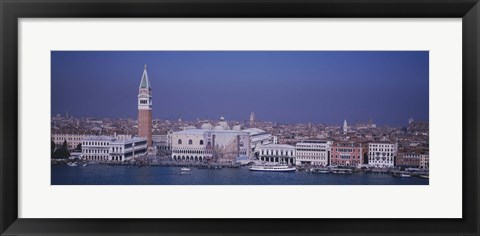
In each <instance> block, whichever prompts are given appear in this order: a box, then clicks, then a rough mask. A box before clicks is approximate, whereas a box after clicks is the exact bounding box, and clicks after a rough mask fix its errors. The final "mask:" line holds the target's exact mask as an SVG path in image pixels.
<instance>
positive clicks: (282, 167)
mask: <svg viewBox="0 0 480 236" xmlns="http://www.w3.org/2000/svg"><path fill="white" fill-rule="evenodd" d="M249 170H251V171H272V172H289V171H295V170H296V168H295V167H293V166H288V165H282V164H279V165H253V166H251V167H250V168H249Z"/></svg>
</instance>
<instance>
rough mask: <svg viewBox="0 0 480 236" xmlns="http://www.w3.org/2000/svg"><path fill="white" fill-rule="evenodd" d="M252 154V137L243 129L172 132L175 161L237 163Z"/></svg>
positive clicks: (173, 157)
mask: <svg viewBox="0 0 480 236" xmlns="http://www.w3.org/2000/svg"><path fill="white" fill-rule="evenodd" d="M250 156H251V151H250V138H249V135H248V133H245V132H242V131H236V130H205V129H187V130H183V131H179V132H173V134H172V156H171V157H172V160H174V161H194V162H218V163H235V162H237V160H239V159H242V160H244V159H247V160H248V159H250Z"/></svg>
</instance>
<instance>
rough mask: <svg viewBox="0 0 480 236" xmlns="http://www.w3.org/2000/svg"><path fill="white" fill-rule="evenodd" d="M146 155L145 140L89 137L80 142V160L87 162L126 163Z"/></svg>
mask: <svg viewBox="0 0 480 236" xmlns="http://www.w3.org/2000/svg"><path fill="white" fill-rule="evenodd" d="M146 154H147V140H146V139H145V138H131V139H116V138H112V137H109V136H91V137H88V138H85V139H83V140H82V159H84V160H88V161H117V162H120V161H128V160H131V159H133V158H137V157H142V156H145V155H146Z"/></svg>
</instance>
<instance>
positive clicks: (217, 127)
mask: <svg viewBox="0 0 480 236" xmlns="http://www.w3.org/2000/svg"><path fill="white" fill-rule="evenodd" d="M215 130H225V127H223V126H221V125H217V126H215Z"/></svg>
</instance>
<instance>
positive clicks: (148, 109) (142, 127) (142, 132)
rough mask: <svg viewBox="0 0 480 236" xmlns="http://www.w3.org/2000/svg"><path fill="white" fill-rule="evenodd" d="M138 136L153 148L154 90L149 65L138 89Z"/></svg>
mask: <svg viewBox="0 0 480 236" xmlns="http://www.w3.org/2000/svg"><path fill="white" fill-rule="evenodd" d="M138 136H139V137H141V138H146V139H147V146H148V147H149V148H150V147H152V89H151V87H150V81H149V80H148V74H147V65H145V68H144V69H143V75H142V80H141V81H140V86H139V88H138Z"/></svg>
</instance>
